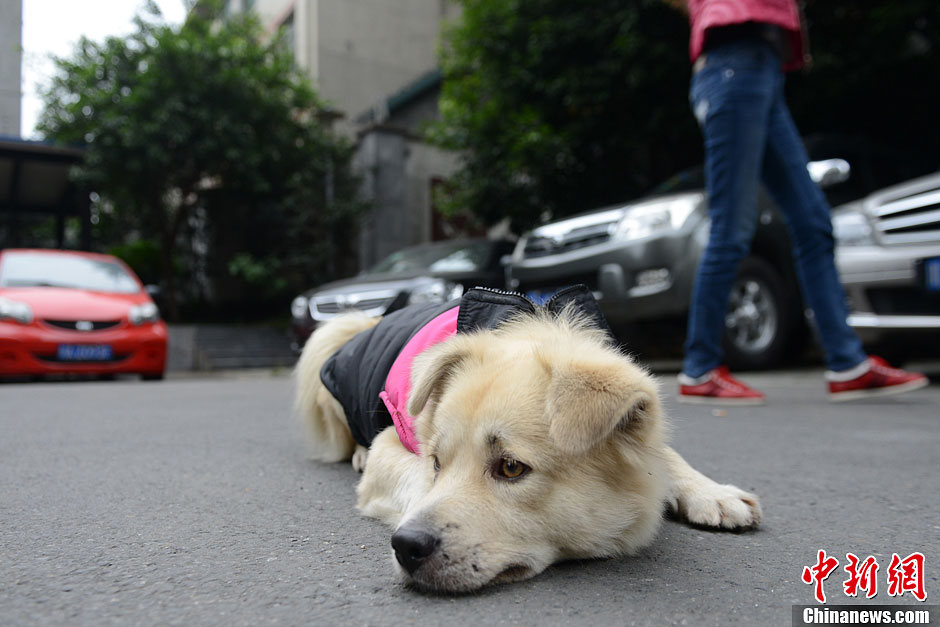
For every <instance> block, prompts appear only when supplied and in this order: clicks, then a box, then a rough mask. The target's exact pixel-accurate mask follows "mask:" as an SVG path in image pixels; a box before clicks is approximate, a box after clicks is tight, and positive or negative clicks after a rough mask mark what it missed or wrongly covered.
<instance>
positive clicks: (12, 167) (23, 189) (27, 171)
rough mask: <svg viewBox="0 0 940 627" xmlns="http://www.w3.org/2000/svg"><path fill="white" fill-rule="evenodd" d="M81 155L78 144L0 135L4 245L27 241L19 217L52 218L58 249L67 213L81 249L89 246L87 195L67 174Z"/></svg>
mask: <svg viewBox="0 0 940 627" xmlns="http://www.w3.org/2000/svg"><path fill="white" fill-rule="evenodd" d="M83 154H84V151H83V150H82V149H81V148H67V147H62V146H54V145H52V144H48V143H45V142H37V141H28V140H23V139H19V138H15V137H0V226H4V227H5V230H6V238H4V239H6V240H7V241H6V242H5V243H6V244H7V245H10V246H29V245H33V244H34V243H33V242H27V241H24V239H23V232H22V223H23V221H24V219H28V218H31V217H36V216H54V217H55V218H56V240H57V245H58V247H59V248H62V247H63V245H64V240H65V220H66V218H69V217H77V218H79V222H80V223H81V247H82V248H83V249H86V250H87V249H88V248H89V247H90V245H91V221H90V200H89V197H88V193H87V191H85V192H83V191H82V190H80V189H79V188H78V186H76V185H75V184H74V183H73V182H72V181H71V180H70V178H69V171H70V170H71V168H72V166H73V165H75V164H76V163H78V162H79V161H81V159H82V155H83Z"/></svg>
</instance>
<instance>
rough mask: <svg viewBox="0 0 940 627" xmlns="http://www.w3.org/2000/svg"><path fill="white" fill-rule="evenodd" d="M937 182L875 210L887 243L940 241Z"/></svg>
mask: <svg viewBox="0 0 940 627" xmlns="http://www.w3.org/2000/svg"><path fill="white" fill-rule="evenodd" d="M933 183H934V184H933V185H924V186H923V187H922V188H921V189H918V190H917V191H916V192H915V193H909V194H905V195H903V196H897V197H891V198H887V199H885V201H883V202H882V203H881V204H879V205H878V206H876V207H875V208H874V212H875V216H876V217H877V219H878V229H879V230H880V231H881V233H882V238H883V241H884V242H885V244H916V243H920V242H936V241H940V187H938V186H937V180H936V179H935V180H934V181H933Z"/></svg>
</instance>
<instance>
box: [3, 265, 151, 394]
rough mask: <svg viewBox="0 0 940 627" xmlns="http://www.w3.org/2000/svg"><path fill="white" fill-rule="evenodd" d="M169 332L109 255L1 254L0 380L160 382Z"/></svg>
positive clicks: (127, 272)
mask: <svg viewBox="0 0 940 627" xmlns="http://www.w3.org/2000/svg"><path fill="white" fill-rule="evenodd" d="M166 351H167V329H166V324H165V323H164V322H163V321H162V320H161V319H160V312H159V310H158V309H157V306H156V305H155V304H154V302H153V300H152V299H151V297H150V295H149V294H148V292H147V290H146V288H145V286H144V285H143V284H142V283H141V282H140V279H138V278H137V275H135V274H134V272H133V270H131V269H130V268H129V267H128V266H127V265H125V264H124V262H122V261H121V260H119V259H117V258H115V257H112V256H111V255H102V254H96V253H86V252H77V251H65V250H44V249H12V248H11V249H5V250H2V251H0V376H3V377H11V376H13V377H20V376H39V375H64V374H68V375H72V374H82V375H110V374H118V373H130V374H139V375H141V376H142V377H143V378H144V379H162V378H163V375H164V370H165V367H166Z"/></svg>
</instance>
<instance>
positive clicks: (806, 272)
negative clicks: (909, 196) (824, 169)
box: [683, 42, 866, 377]
mask: <svg viewBox="0 0 940 627" xmlns="http://www.w3.org/2000/svg"><path fill="white" fill-rule="evenodd" d="M783 84H784V76H783V72H782V71H781V69H780V60H779V58H778V57H777V56H776V54H775V52H774V50H773V48H772V47H771V46H770V45H769V44H765V43H761V42H735V43H730V44H726V45H723V46H720V47H719V48H717V49H715V50H710V51H708V52H707V53H706V56H705V64H704V67H702V68H700V69H699V70H698V71H697V72H695V74H693V76H692V85H691V90H690V101H691V105H692V109H693V112H694V113H695V117H696V119H697V120H698V122H699V126H700V127H701V129H702V134H703V135H704V138H705V180H706V187H707V193H708V212H709V216H710V218H711V231H710V234H709V240H708V245H707V246H706V248H705V252H704V254H703V255H702V259H701V261H700V263H699V266H698V272H697V274H696V277H695V284H694V287H693V291H692V303H691V306H690V311H689V320H688V335H687V339H686V344H685V361H684V364H683V372H685V374H686V375H688V376H690V377H698V376H701V375H703V374H705V373H706V372H708V371H709V370H711V369H712V368H715V367H716V366H718V365H720V364H721V362H722V356H723V353H722V349H721V338H722V332H723V329H724V321H725V314H726V313H727V310H728V300H729V297H730V293H731V287H732V285H733V283H734V280H735V278H736V276H737V271H738V266H739V265H740V262H741V260H742V259H744V257H745V256H747V254H748V253H749V251H750V248H751V239H752V237H753V235H754V229H755V227H756V224H757V217H758V216H757V214H758V211H757V196H758V184H759V182H761V181H762V182H763V183H764V185H765V186H766V188H767V190H768V191H769V192H770V195H771V196H772V197H773V199H774V201H775V202H776V203H777V206H778V207H779V208H780V211H781V213H782V215H783V218H784V221H785V222H786V224H787V228H788V230H789V234H790V239H791V242H792V244H793V252H794V261H795V264H796V273H797V278H798V280H799V284H800V289H801V291H802V294H803V300H804V302H805V303H806V305H807V306H808V307H810V308H811V309H812V311H813V320H814V321H815V324H816V331H817V333H818V336H819V340H820V342H821V344H822V347H823V349H824V351H825V353H826V364H827V366H828V367H829V369H830V370H846V369H849V368H852V367H854V366H856V365H858V364H860V363H861V362H862V361H864V360H865V359H866V354H865V351H864V349H863V347H862V343H861V341H860V340H859V338H858V336H857V335H856V333H855V332H854V331H853V330H852V328H851V327H849V326H848V324H847V323H846V317H847V315H848V307H847V304H846V299H845V292H844V290H843V288H842V284H841V283H840V281H839V275H838V272H837V270H836V267H835V260H834V259H833V237H832V223H831V219H830V216H829V212H830V208H829V203H828V202H827V201H826V198H825V196H823V194H822V192H821V191H820V190H819V187H818V186H817V185H816V184H815V183H814V182H813V181H812V179H810V177H809V174H808V173H807V171H806V163H807V162H808V160H809V158H808V157H807V154H806V149H805V148H804V147H803V142H802V140H801V139H800V136H799V132H798V131H797V129H796V126H795V125H794V123H793V119H792V118H791V117H790V111H789V109H788V108H787V105H786V102H785V100H784V93H783Z"/></svg>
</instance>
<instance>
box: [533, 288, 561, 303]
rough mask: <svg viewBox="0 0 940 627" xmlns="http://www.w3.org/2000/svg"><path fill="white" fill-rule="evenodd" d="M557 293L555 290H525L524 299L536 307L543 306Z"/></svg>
mask: <svg viewBox="0 0 940 627" xmlns="http://www.w3.org/2000/svg"><path fill="white" fill-rule="evenodd" d="M557 291H558V290H556V289H538V290H526V293H525V297H526V298H528V299H529V300H531V301H532V302H533V303H535V304H536V305H544V304H545V303H547V302H548V301H549V299H550V298H551V297H552V296H554V295H555V293H556V292H557Z"/></svg>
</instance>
